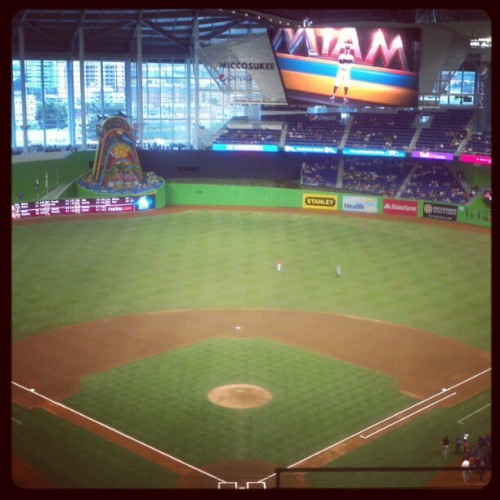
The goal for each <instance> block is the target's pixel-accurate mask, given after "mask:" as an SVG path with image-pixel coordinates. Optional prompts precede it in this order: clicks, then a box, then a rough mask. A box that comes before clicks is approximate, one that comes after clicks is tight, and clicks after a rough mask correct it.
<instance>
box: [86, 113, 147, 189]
mask: <svg viewBox="0 0 500 500" xmlns="http://www.w3.org/2000/svg"><path fill="white" fill-rule="evenodd" d="M97 132H98V137H99V143H98V146H97V151H96V155H95V160H94V167H93V169H92V183H93V184H97V185H98V186H99V187H101V188H105V189H106V188H111V189H116V190H127V189H134V188H138V187H139V186H141V184H142V178H143V173H142V169H141V166H140V164H139V157H138V156H137V149H136V147H135V137H134V135H133V134H132V129H131V127H130V124H129V123H128V121H127V120H126V119H125V118H124V117H122V116H111V117H110V118H107V119H106V120H105V121H104V122H103V123H102V124H101V125H100V126H98V130H97Z"/></svg>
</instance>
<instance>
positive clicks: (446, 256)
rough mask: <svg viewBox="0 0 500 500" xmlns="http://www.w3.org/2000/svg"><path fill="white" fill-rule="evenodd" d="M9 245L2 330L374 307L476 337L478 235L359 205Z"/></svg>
mask: <svg viewBox="0 0 500 500" xmlns="http://www.w3.org/2000/svg"><path fill="white" fill-rule="evenodd" d="M12 245H13V256H12V264H13V265H12V287H13V310H12V322H13V336H14V339H18V338H22V337H25V336H27V335H32V334H36V333H40V332H43V331H46V330H49V329H52V328H56V327H59V326H65V325H69V324H74V323H79V322H83V321H92V320H95V319H99V318H107V317H110V316H117V315H124V314H130V313H142V312H148V311H159V310H172V309H191V308H193V309H198V308H204V309H207V308H208V309H210V308H219V309H226V308H263V309H292V310H297V309H298V310H307V311H322V312H334V313H339V314H351V315H356V316H361V317H366V318H372V319H379V320H384V321H388V322H391V323H397V324H406V325H409V326H413V327H416V328H420V329H423V330H428V331H431V332H434V333H437V334H440V335H445V336H449V337H452V338H455V339H456V340H459V341H461V342H464V343H467V344H469V345H472V346H474V347H478V348H480V349H483V350H489V349H490V320H491V316H490V300H491V261H490V257H491V255H490V245H491V237H490V236H489V235H486V234H476V233H470V232H462V231H457V230H454V229H450V228H447V227H442V226H440V225H439V224H436V225H423V224H414V223H403V222H396V221H390V220H379V219H371V220H370V219H366V218H361V217H341V216H332V217H323V216H318V217H314V216H311V215H301V214H296V213H294V214H276V213H262V212H253V213H252V212H229V211H228V212H224V211H223V212H218V211H192V212H186V213H180V214H176V215H169V216H152V217H144V218H140V219H123V218H117V219H112V220H97V219H95V220H88V221H64V222H59V221H58V222H57V223H55V222H48V223H45V224H34V225H19V226H16V227H14V228H13V234H12ZM278 258H282V259H283V265H284V272H283V273H282V274H280V275H278V274H277V273H276V272H275V264H276V261H277V260H278ZM337 264H340V265H341V266H342V269H343V276H342V280H335V277H334V273H335V266H336V265H337Z"/></svg>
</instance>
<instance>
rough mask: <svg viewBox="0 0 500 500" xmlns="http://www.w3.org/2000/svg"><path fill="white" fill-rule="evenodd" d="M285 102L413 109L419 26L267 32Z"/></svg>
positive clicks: (415, 100) (289, 29)
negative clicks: (283, 89)
mask: <svg viewBox="0 0 500 500" xmlns="http://www.w3.org/2000/svg"><path fill="white" fill-rule="evenodd" d="M268 34H269V36H270V40H271V46H272V48H273V51H274V54H275V57H276V62H277V66H278V68H279V71H280V74H281V78H282V81H283V86H284V88H285V93H286V97H287V101H288V104H300V105H307V106H317V105H323V106H324V105H329V106H346V105H349V106H356V107H363V106H387V107H417V106H418V93H419V69H420V53H421V44H420V35H421V31H420V29H419V28H411V27H401V28H399V27H398V28H386V27H382V28H381V27H370V28H368V27H366V28H365V27H362V28H359V27H357V28H354V27H348V26H346V27H335V28H333V27H332V28H298V29H293V28H280V29H276V30H269V32H268Z"/></svg>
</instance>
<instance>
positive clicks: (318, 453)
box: [259, 368, 491, 482]
mask: <svg viewBox="0 0 500 500" xmlns="http://www.w3.org/2000/svg"><path fill="white" fill-rule="evenodd" d="M489 371H491V368H487V369H486V370H483V371H482V372H479V373H476V375H473V376H472V377H469V378H467V379H465V380H462V382H459V383H458V384H455V385H453V386H451V387H448V388H447V389H445V390H444V391H441V392H437V393H436V394H433V395H432V396H430V397H428V398H426V399H423V400H422V401H419V402H418V403H415V404H413V405H411V406H409V407H408V408H405V409H404V410H401V411H398V412H397V413H394V415H391V416H390V417H387V418H384V419H383V420H380V421H379V422H377V423H375V424H372V425H370V426H368V427H366V428H365V429H362V430H361V431H359V432H356V433H354V434H351V435H350V436H348V437H346V438H344V439H341V440H340V441H337V442H336V443H334V444H332V445H330V446H327V447H326V448H324V449H322V450H320V451H317V452H316V453H313V454H312V455H309V456H308V457H306V458H303V459H302V460H299V461H298V462H295V463H294V464H292V465H289V466H288V467H287V469H292V468H293V467H297V465H299V464H301V463H303V462H306V461H307V460H310V459H311V458H313V457H315V456H317V455H321V454H322V453H325V452H326V451H328V450H331V449H333V448H335V447H336V446H339V445H340V444H342V443H344V442H346V441H348V440H349V439H353V438H355V437H357V436H359V437H362V436H361V434H362V433H363V432H365V431H368V430H369V429H372V428H373V427H377V426H378V425H380V424H382V423H384V422H386V421H387V420H391V419H393V418H394V417H396V416H398V415H401V414H402V413H405V412H407V411H408V410H411V409H413V408H415V407H417V406H420V405H422V404H423V403H426V402H427V401H430V400H431V399H434V398H435V397H437V396H442V395H443V392H448V391H450V390H452V389H455V388H456V387H459V386H461V385H463V384H466V383H467V382H470V381H471V380H474V379H475V378H477V377H480V376H481V375H484V374H485V373H487V372H489ZM454 395H456V392H454V393H453V394H450V395H448V396H446V397H444V398H442V399H441V400H440V401H443V400H444V399H447V398H449V397H452V396H454ZM438 402H439V401H436V403H438ZM433 404H435V403H433ZM428 406H432V405H431V404H430V405H428ZM419 411H420V410H419ZM415 413H418V411H416V412H413V414H415ZM413 414H412V415H413ZM401 420H403V419H400V420H398V422H399V421H401ZM391 425H392V424H391ZM387 427H389V426H387ZM377 432H378V431H377ZM373 434H375V433H372V434H371V435H373ZM367 437H369V436H366V437H365V438H364V439H366V438H367ZM274 476H276V472H274V473H273V474H271V475H269V476H267V477H265V478H263V479H260V481H259V482H263V481H267V480H269V479H271V478H272V477H274Z"/></svg>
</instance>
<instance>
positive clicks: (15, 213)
mask: <svg viewBox="0 0 500 500" xmlns="http://www.w3.org/2000/svg"><path fill="white" fill-rule="evenodd" d="M152 208H155V198H154V195H142V196H121V197H116V198H71V199H68V200H40V201H26V202H16V203H13V204H12V219H26V218H30V217H48V216H51V215H77V214H92V213H101V214H103V213H120V212H121V213H123V212H137V211H143V210H150V209H152Z"/></svg>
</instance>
